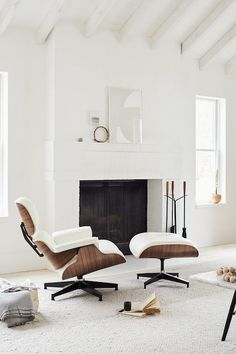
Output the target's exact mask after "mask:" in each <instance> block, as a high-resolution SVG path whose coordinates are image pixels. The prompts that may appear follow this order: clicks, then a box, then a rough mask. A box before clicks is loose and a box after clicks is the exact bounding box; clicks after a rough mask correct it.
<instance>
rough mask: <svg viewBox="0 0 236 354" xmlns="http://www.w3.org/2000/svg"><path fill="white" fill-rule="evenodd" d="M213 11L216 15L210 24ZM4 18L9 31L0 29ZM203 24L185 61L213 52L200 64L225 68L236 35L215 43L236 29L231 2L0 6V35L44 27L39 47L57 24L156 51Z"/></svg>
mask: <svg viewBox="0 0 236 354" xmlns="http://www.w3.org/2000/svg"><path fill="white" fill-rule="evenodd" d="M217 6H218V7H220V11H218V12H217V15H216V16H215V17H214V20H212V21H210V20H209V18H211V13H212V12H213V11H216V10H215V9H216V8H217ZM12 8H14V11H12ZM10 10H11V13H10ZM9 13H10V15H11V16H10V15H9ZM7 16H8V17H9V18H7ZM6 18H7V19H8V22H9V23H8V26H6V25H5V26H3V25H2V23H1V22H2V21H4V19H5V20H6ZM45 19H47V23H46V25H45V24H44V22H45ZM204 20H205V22H206V25H205V27H204V30H203V31H201V35H200V36H199V38H195V36H193V39H194V40H193V41H192V42H191V46H190V47H189V48H187V49H186V55H191V56H192V57H193V58H198V59H201V58H202V57H207V56H205V54H206V53H207V52H208V51H209V49H210V48H212V47H213V46H215V47H216V48H213V55H212V54H211V56H210V60H209V59H208V57H207V59H206V61H205V58H204V60H202V62H204V65H205V62H206V63H207V64H208V62H209V63H211V62H214V61H217V62H220V63H223V64H226V65H227V62H228V61H229V60H230V59H231V58H233V57H234V56H235V55H236V30H235V31H234V30H233V31H232V33H231V34H230V36H228V37H226V38H224V39H223V40H222V41H220V42H219V40H220V39H221V38H222V36H224V34H225V33H226V32H227V31H229V30H230V29H231V28H232V26H233V25H235V24H236V0H64V1H63V0H0V32H4V31H5V30H7V27H9V26H14V27H18V28H27V29H32V30H34V31H38V29H39V28H42V27H43V30H44V33H45V35H44V36H43V37H42V38H43V41H44V40H46V38H47V35H48V34H49V33H50V31H51V30H52V29H53V28H54V26H55V25H56V24H57V23H58V22H59V21H73V22H77V23H78V24H80V28H85V29H86V28H87V34H88V35H94V34H95V33H96V32H97V31H101V30H104V29H105V30H110V31H113V32H116V37H118V38H120V39H121V40H122V39H124V38H128V37H129V38H130V39H132V37H136V36H142V37H145V38H146V39H147V41H149V42H150V39H152V41H151V42H152V43H153V44H154V46H153V47H154V48H153V50H155V47H156V45H158V43H160V42H161V41H167V40H168V41H175V42H177V43H179V45H181V43H184V41H185V40H186V39H187V38H188V37H189V35H190V34H191V33H192V32H193V31H195V30H196V28H197V27H198V26H199V25H200V24H201V23H202V21H204ZM5 22H6V21H5ZM49 22H50V25H49ZM208 22H209V23H208ZM86 26H87V27H86ZM1 28H2V29H1ZM234 32H235V33H234ZM217 43H219V44H217ZM216 44H217V45H216ZM183 48H184V47H183ZM184 54H185V53H184ZM200 61H201V60H200ZM235 67H236V62H235Z"/></svg>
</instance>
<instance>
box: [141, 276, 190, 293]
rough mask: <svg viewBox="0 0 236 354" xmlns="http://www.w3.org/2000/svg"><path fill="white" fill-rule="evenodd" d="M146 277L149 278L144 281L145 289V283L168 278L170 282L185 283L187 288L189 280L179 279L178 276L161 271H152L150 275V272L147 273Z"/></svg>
mask: <svg viewBox="0 0 236 354" xmlns="http://www.w3.org/2000/svg"><path fill="white" fill-rule="evenodd" d="M147 278H150V279H149V280H147V281H145V283H144V289H146V286H147V285H150V284H152V283H155V282H156V281H159V280H169V281H172V282H176V283H181V284H185V285H187V288H189V282H188V281H187V280H184V279H181V278H179V277H178V276H175V275H172V274H171V273H165V272H161V273H153V274H152V275H151V273H149V276H148V277H147Z"/></svg>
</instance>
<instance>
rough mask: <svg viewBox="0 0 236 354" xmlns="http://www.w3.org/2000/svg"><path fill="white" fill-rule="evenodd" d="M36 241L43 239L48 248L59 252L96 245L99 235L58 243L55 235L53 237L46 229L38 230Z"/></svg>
mask: <svg viewBox="0 0 236 354" xmlns="http://www.w3.org/2000/svg"><path fill="white" fill-rule="evenodd" d="M34 241H36V242H37V241H41V242H43V243H45V245H46V246H48V248H50V250H51V251H52V252H54V253H59V252H63V251H67V250H71V249H73V248H79V247H84V246H88V245H94V244H95V245H96V244H98V238H97V237H87V238H79V239H77V240H71V241H67V242H61V243H60V244H56V243H55V241H54V239H53V237H51V236H50V235H49V234H48V233H47V232H45V231H38V232H37V233H36V234H35V236H34Z"/></svg>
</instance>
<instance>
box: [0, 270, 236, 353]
mask: <svg viewBox="0 0 236 354" xmlns="http://www.w3.org/2000/svg"><path fill="white" fill-rule="evenodd" d="M215 266H216V265H214V264H205V265H195V266H191V267H189V266H186V267H185V268H182V269H179V270H180V271H182V272H181V273H182V274H181V276H183V277H184V276H186V277H187V275H190V274H194V273H198V272H201V271H202V272H204V271H208V270H209V271H210V270H212V269H214V267H215ZM117 280H118V281H119V291H113V290H104V291H103V294H104V296H103V301H102V302H99V301H98V300H97V298H95V297H93V296H91V295H87V294H85V293H83V294H82V295H80V294H81V293H80V292H79V291H78V292H77V295H79V296H75V294H74V295H73V296H71V297H68V295H67V297H64V299H63V298H61V299H60V300H56V301H54V302H53V301H51V300H50V294H51V291H50V290H40V293H39V296H40V315H39V319H38V321H37V322H32V323H29V324H26V325H25V326H21V327H15V328H12V329H8V328H7V327H6V326H5V324H4V323H0V353H1V354H5V353H12V352H14V353H17V354H23V353H45V354H48V353H55V354H56V353H63V354H72V353H73V354H75V353H78V354H83V353H100V354H106V353H109V354H110V353H126V354H127V353H134V354H136V353H148V354H149V353H155V354H162V353H163V354H185V353H186V354H224V353H225V354H226V353H227V354H229V353H236V318H233V320H232V323H231V328H230V330H229V333H228V337H227V340H226V342H221V340H220V338H221V335H222V331H223V326H224V323H225V318H226V315H227V311H228V308H229V304H230V301H231V298H232V295H233V293H232V291H231V290H228V289H223V288H218V287H214V286H210V285H205V284H202V283H198V282H193V281H192V282H191V284H190V287H189V289H187V288H186V287H185V286H182V285H178V284H172V283H169V282H160V283H159V284H158V285H154V286H149V287H148V288H147V289H146V290H144V289H143V279H141V278H140V279H139V280H136V279H135V277H134V276H131V275H130V276H128V277H126V278H125V279H122V277H121V278H120V279H117ZM153 289H155V290H156V291H157V295H158V297H159V301H160V304H161V313H160V314H159V315H155V316H147V317H145V318H132V317H125V316H122V315H117V310H119V309H120V308H122V304H123V302H124V301H125V300H131V301H135V300H141V299H144V298H145V297H146V296H147V295H148V294H150V293H151V292H152V291H153ZM52 291H53V290H52Z"/></svg>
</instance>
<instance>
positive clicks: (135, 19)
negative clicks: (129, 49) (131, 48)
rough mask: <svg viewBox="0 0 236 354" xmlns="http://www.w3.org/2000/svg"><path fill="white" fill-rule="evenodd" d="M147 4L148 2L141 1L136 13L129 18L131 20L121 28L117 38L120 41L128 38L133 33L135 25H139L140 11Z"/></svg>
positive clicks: (135, 10)
mask: <svg viewBox="0 0 236 354" xmlns="http://www.w3.org/2000/svg"><path fill="white" fill-rule="evenodd" d="M145 2H146V1H145V0H139V2H138V5H137V6H136V8H135V9H134V11H133V12H132V14H131V15H130V16H129V18H128V20H127V21H126V22H125V24H124V25H123V26H122V27H121V29H120V30H119V32H118V33H117V37H118V39H119V40H122V39H124V38H126V37H128V36H129V34H130V33H131V32H132V30H133V28H134V26H135V24H136V23H139V21H140V11H139V9H140V8H141V7H142V5H143V4H144V3H145ZM141 15H142V14H141Z"/></svg>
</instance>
